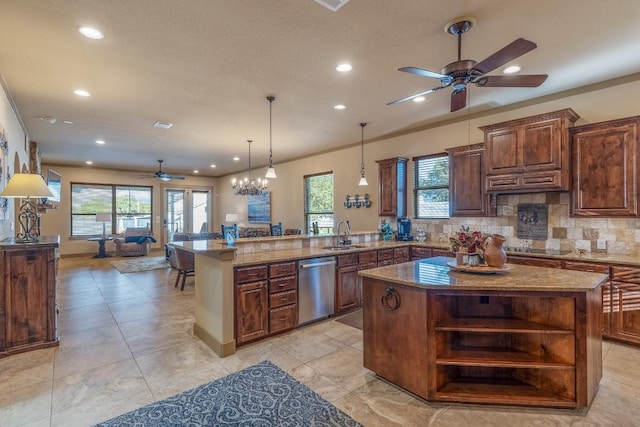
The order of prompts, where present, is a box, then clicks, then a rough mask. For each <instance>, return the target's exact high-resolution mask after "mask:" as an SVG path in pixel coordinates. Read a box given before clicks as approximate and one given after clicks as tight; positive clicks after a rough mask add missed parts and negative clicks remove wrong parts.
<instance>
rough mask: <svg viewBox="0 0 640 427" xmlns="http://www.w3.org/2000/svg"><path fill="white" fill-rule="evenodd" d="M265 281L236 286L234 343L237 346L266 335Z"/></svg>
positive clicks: (266, 302)
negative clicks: (236, 343) (235, 342)
mask: <svg viewBox="0 0 640 427" xmlns="http://www.w3.org/2000/svg"><path fill="white" fill-rule="evenodd" d="M267 294H268V292H267V281H266V280H262V281H259V282H251V283H245V284H242V285H236V341H237V342H238V344H240V343H243V342H247V341H251V340H254V339H257V338H260V337H264V336H266V335H267V334H268V332H269V331H268V317H269V311H268V310H269V307H268V305H267V304H268V298H267Z"/></svg>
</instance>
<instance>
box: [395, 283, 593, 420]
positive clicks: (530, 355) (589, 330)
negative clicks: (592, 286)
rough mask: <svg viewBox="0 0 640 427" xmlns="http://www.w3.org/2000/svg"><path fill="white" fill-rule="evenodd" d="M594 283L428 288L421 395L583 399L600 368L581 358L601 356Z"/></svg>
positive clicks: (499, 400) (534, 401) (552, 402)
mask: <svg viewBox="0 0 640 427" xmlns="http://www.w3.org/2000/svg"><path fill="white" fill-rule="evenodd" d="M599 291H600V288H598V292H587V293H583V292H567V293H553V292H508V291H507V292H498V291H484V292H438V291H434V292H430V297H429V305H428V307H427V310H428V311H429V313H430V319H433V321H432V323H430V327H429V331H428V336H429V337H430V340H431V341H430V343H429V344H430V345H431V346H433V347H432V348H433V349H434V353H435V354H434V364H435V371H434V372H433V375H432V376H431V377H430V380H431V382H430V393H429V399H430V400H436V401H440V402H467V403H478V404H486V403H492V404H516V405H523V406H550V407H560V408H576V407H586V406H588V405H589V404H590V403H591V401H592V399H593V397H594V395H595V392H596V388H597V385H598V382H599V381H600V377H601V376H602V369H601V365H600V364H599V363H595V364H593V363H589V361H590V360H597V361H598V362H600V360H601V358H602V346H601V344H600V322H599V320H600V317H601V316H600V311H601V307H600V292H599ZM403 302H404V301H403ZM594 314H595V316H594ZM592 339H593V340H595V341H594V342H593V343H590V340H592Z"/></svg>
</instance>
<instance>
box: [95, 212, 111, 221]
mask: <svg viewBox="0 0 640 427" xmlns="http://www.w3.org/2000/svg"><path fill="white" fill-rule="evenodd" d="M109 221H111V214H110V213H99V214H96V222H109Z"/></svg>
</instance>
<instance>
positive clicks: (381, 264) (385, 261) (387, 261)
mask: <svg viewBox="0 0 640 427" xmlns="http://www.w3.org/2000/svg"><path fill="white" fill-rule="evenodd" d="M391 264H393V259H383V260H381V261H378V267H384V266H385V265H391Z"/></svg>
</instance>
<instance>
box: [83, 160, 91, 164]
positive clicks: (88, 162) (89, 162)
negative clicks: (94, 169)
mask: <svg viewBox="0 0 640 427" xmlns="http://www.w3.org/2000/svg"><path fill="white" fill-rule="evenodd" d="M85 163H86V164H88V165H92V164H93V162H92V161H91V160H87V161H86V162H85Z"/></svg>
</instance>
